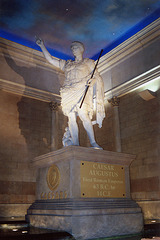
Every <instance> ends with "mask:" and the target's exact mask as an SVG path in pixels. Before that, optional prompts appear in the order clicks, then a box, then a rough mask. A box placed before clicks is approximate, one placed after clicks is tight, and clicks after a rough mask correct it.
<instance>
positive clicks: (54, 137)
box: [49, 102, 59, 151]
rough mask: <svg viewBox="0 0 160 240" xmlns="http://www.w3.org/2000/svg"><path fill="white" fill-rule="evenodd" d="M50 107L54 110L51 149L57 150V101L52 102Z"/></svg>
mask: <svg viewBox="0 0 160 240" xmlns="http://www.w3.org/2000/svg"><path fill="white" fill-rule="evenodd" d="M49 106H50V109H51V111H52V127H51V151H55V150H57V144H58V142H57V141H58V106H59V104H58V103H57V102H50V104H49Z"/></svg>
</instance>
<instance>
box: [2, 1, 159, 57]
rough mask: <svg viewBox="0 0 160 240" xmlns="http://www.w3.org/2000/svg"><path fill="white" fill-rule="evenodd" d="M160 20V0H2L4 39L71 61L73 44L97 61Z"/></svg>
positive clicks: (86, 55)
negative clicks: (44, 49) (37, 38)
mask: <svg viewBox="0 0 160 240" xmlns="http://www.w3.org/2000/svg"><path fill="white" fill-rule="evenodd" d="M158 17H160V0H133V1H131V0H0V37H3V38H6V39H8V40H11V41H14V42H17V43H20V44H22V45H25V46H28V47H30V48H33V49H37V50H40V49H39V47H38V46H37V45H36V44H35V36H40V37H41V38H42V39H43V40H44V42H45V45H46V47H47V48H48V50H49V51H50V53H51V54H52V55H53V56H55V57H59V58H63V59H68V58H70V57H71V56H72V55H71V51H70V44H71V42H72V41H75V40H77V41H81V42H83V43H84V45H85V48H86V51H85V57H90V58H93V59H96V58H97V56H98V53H99V52H100V50H101V49H102V48H103V49H104V54H105V53H106V52H108V51H110V50H111V49H112V48H114V47H115V46H116V45H118V44H120V43H121V42H123V41H124V40H126V39H127V38H129V37H130V36H132V35H133V34H135V33H136V32H138V31H140V30H141V29H143V28H144V27H145V26H147V25H148V24H150V23H151V22H153V21H154V20H156V19H157V18H158Z"/></svg>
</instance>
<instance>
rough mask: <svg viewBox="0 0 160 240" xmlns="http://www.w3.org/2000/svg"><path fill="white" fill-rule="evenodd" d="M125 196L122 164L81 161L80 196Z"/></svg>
mask: <svg viewBox="0 0 160 240" xmlns="http://www.w3.org/2000/svg"><path fill="white" fill-rule="evenodd" d="M125 196H126V190H125V169H124V166H120V165H112V164H105V163H96V162H87V161H81V197H85V198H86V197H98V198H105V197H108V198H123V197H125Z"/></svg>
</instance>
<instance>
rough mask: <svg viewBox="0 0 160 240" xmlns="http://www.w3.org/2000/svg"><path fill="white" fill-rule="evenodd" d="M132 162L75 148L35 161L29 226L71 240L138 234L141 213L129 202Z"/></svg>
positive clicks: (129, 158)
mask: <svg viewBox="0 0 160 240" xmlns="http://www.w3.org/2000/svg"><path fill="white" fill-rule="evenodd" d="M134 158H135V156H134V155H130V154H123V153H115V152H109V151H104V150H96V149H91V148H84V147H77V146H69V147H65V148H63V149H60V150H57V151H54V152H51V153H48V154H45V155H42V156H40V157H36V158H35V159H34V160H33V162H32V164H33V166H34V167H36V168H38V171H37V193H36V201H35V202H34V203H33V204H32V205H31V206H30V208H29V209H28V212H27V216H26V217H27V219H28V221H29V222H30V224H31V225H32V226H34V227H39V228H48V229H53V230H59V231H66V232H68V233H70V234H72V235H73V236H74V237H75V238H76V239H93V238H100V237H111V236H119V235H127V234H137V233H140V232H141V231H142V230H143V216H142V213H141V209H140V207H139V206H138V205H137V203H136V202H134V201H133V200H131V199H130V183H129V165H130V163H131V162H132V160H134Z"/></svg>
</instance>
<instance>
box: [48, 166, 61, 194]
mask: <svg viewBox="0 0 160 240" xmlns="http://www.w3.org/2000/svg"><path fill="white" fill-rule="evenodd" d="M59 181H60V173H59V169H58V167H57V166H56V165H54V164H53V165H52V166H51V167H50V168H49V169H48V173H47V183H48V187H49V188H50V190H51V191H53V190H55V189H56V188H57V187H58V185H59Z"/></svg>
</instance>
